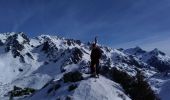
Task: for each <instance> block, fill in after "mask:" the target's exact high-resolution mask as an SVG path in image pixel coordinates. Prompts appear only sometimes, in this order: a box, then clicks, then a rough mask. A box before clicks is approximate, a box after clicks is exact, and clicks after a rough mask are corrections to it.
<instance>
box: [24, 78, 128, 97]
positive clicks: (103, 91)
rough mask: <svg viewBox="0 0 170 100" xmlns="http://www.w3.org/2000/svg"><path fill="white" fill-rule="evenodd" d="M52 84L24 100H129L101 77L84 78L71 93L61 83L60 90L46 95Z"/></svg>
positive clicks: (117, 86) (120, 89)
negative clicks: (57, 99)
mask: <svg viewBox="0 0 170 100" xmlns="http://www.w3.org/2000/svg"><path fill="white" fill-rule="evenodd" d="M54 84H55V82H53V84H50V85H49V86H47V87H46V88H43V89H42V90H40V91H39V92H37V93H35V94H34V95H33V96H32V97H29V98H27V99H26V100H37V99H40V100H56V98H60V100H65V99H66V98H67V97H68V96H69V97H70V98H72V99H73V100H131V99H130V98H129V97H127V96H126V95H125V94H124V92H123V89H122V88H121V86H120V85H119V84H117V83H114V82H113V81H110V80H109V79H107V78H105V77H102V76H101V77H100V78H99V79H94V78H85V80H82V81H81V82H78V83H76V84H78V87H77V88H76V89H75V90H74V91H71V92H69V91H68V87H69V84H66V83H65V84H64V83H63V84H62V86H61V88H59V89H58V90H56V91H52V92H51V93H49V94H48V93H47V92H48V89H49V88H50V87H52V85H54Z"/></svg>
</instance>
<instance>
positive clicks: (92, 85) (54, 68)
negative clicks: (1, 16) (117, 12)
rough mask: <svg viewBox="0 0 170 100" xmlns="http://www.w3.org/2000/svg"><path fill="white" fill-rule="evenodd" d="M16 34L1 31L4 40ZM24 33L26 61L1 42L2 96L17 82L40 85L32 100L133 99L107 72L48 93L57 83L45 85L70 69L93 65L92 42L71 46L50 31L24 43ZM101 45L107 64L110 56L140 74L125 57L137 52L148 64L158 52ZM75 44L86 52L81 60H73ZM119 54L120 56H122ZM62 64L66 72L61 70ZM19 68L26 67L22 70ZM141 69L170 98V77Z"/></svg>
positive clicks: (122, 67) (116, 63) (19, 37)
mask: <svg viewBox="0 0 170 100" xmlns="http://www.w3.org/2000/svg"><path fill="white" fill-rule="evenodd" d="M14 34H16V33H14V32H13V33H5V34H0V40H1V41H2V42H3V43H5V42H6V40H7V38H8V37H9V36H13V35H14ZM21 34H24V33H21ZM21 34H18V35H17V41H18V42H19V43H20V44H21V45H23V46H24V49H23V50H22V51H20V52H19V53H20V55H22V56H23V58H24V60H25V62H21V61H20V57H19V56H17V57H16V58H14V57H13V55H12V53H11V51H10V52H5V50H4V49H5V45H6V44H5V45H4V46H0V58H1V59H0V100H5V98H6V97H5V98H4V94H6V93H7V92H8V91H10V90H12V88H13V86H14V85H16V86H19V87H23V88H24V87H31V88H34V89H38V91H37V92H36V93H35V94H33V96H32V97H29V98H27V99H28V100H36V99H37V100H56V98H57V97H58V96H60V97H61V99H64V100H65V97H66V96H67V95H70V96H71V97H72V98H74V100H91V99H93V100H113V99H114V100H130V98H129V97H128V96H127V95H126V94H125V93H124V90H123V89H122V88H121V86H120V85H119V84H117V83H115V82H113V81H111V80H110V79H108V78H106V77H104V76H101V77H100V78H99V79H96V81H95V79H94V78H88V75H86V74H84V75H85V76H84V77H85V80H82V81H81V82H77V83H76V84H78V88H77V89H76V90H75V91H72V92H68V86H69V85H71V84H72V83H63V84H62V86H61V88H60V89H59V90H58V91H55V92H54V93H52V94H49V95H48V94H47V93H46V91H47V90H48V89H49V88H50V86H52V85H53V84H51V85H49V86H47V87H46V88H43V89H42V87H43V86H44V85H45V84H46V83H48V82H49V81H50V80H52V79H54V80H53V82H58V81H59V80H60V78H62V76H63V74H64V73H66V72H70V71H74V70H79V71H81V72H85V71H83V70H80V69H81V68H82V67H83V68H85V69H84V70H86V69H89V62H90V52H91V51H90V49H89V45H87V44H84V43H81V45H78V44H76V43H74V45H70V46H69V45H68V44H67V43H66V42H67V39H65V38H59V37H57V36H50V35H41V36H38V37H37V38H31V39H30V42H29V43H28V44H27V43H26V44H23V41H24V38H23V37H22V35H21ZM45 41H50V43H52V45H50V46H52V47H54V46H55V47H56V48H57V49H58V50H54V51H52V52H51V51H50V52H48V53H45V52H44V51H42V46H43V45H42V44H43V43H44V42H45ZM99 46H100V45H99ZM100 47H101V49H102V51H103V55H104V58H103V60H101V63H102V65H106V62H108V61H109V60H110V61H111V62H110V63H109V64H110V67H116V68H117V69H119V70H122V71H125V72H127V73H128V74H129V75H130V76H135V75H136V70H135V68H136V66H134V65H129V64H127V63H125V62H122V61H121V60H122V59H123V60H129V59H130V58H129V55H133V56H135V58H134V59H135V61H137V62H142V63H143V64H146V65H147V61H148V60H149V59H150V58H151V57H152V56H155V55H154V54H153V55H152V54H151V53H150V52H153V51H150V52H145V53H137V54H136V55H135V53H136V52H137V51H138V50H139V49H141V48H139V47H136V48H135V49H134V48H131V49H127V50H123V51H120V50H117V49H112V48H109V47H104V46H100ZM74 48H78V49H80V51H81V52H82V53H83V56H82V58H81V60H80V61H79V62H78V63H76V64H75V63H73V62H71V61H70V62H69V60H70V57H71V56H72V55H73V54H72V50H74ZM158 51H159V50H155V52H158ZM27 53H30V55H32V58H31V57H29V56H28V55H27ZM61 54H62V55H61ZM157 57H158V58H159V59H160V60H161V61H166V62H169V61H170V57H169V56H167V55H161V54H159V53H158V55H157ZM118 58H119V59H120V60H118ZM82 63H83V64H82ZM106 67H107V66H106ZM150 67H153V66H150ZM62 68H63V69H64V70H65V72H61V69H62ZM19 69H22V70H23V71H19ZM139 69H140V68H139ZM140 70H142V72H143V73H144V75H145V76H146V78H147V80H148V82H149V83H150V86H151V87H152V89H153V90H154V91H155V93H158V94H159V95H160V97H161V99H162V100H169V99H168V98H170V95H169V93H168V91H170V89H169V88H170V85H169V84H170V78H169V77H164V76H162V75H161V74H158V72H157V71H155V69H152V68H148V69H147V68H141V69H140ZM7 98H8V97H7ZM123 98H125V99H123ZM6 100H8V99H6ZM16 100H17V98H16ZM24 100H25V99H24Z"/></svg>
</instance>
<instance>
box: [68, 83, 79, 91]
mask: <svg viewBox="0 0 170 100" xmlns="http://www.w3.org/2000/svg"><path fill="white" fill-rule="evenodd" d="M76 88H77V84H72V85H70V86H69V87H68V91H69V92H70V91H73V90H75V89H76Z"/></svg>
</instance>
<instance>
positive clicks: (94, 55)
mask: <svg viewBox="0 0 170 100" xmlns="http://www.w3.org/2000/svg"><path fill="white" fill-rule="evenodd" d="M101 56H102V51H101V49H100V48H99V47H96V48H93V49H92V51H91V55H90V57H91V60H93V61H98V60H99V59H100V58H101Z"/></svg>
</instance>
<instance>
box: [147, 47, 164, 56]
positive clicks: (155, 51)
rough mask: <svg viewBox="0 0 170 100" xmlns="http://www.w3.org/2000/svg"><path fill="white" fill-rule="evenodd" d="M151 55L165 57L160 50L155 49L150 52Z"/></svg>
mask: <svg viewBox="0 0 170 100" xmlns="http://www.w3.org/2000/svg"><path fill="white" fill-rule="evenodd" d="M150 54H153V55H156V56H158V55H159V54H160V55H162V56H165V53H164V52H162V51H160V50H159V49H158V48H155V49H154V50H152V51H150Z"/></svg>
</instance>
